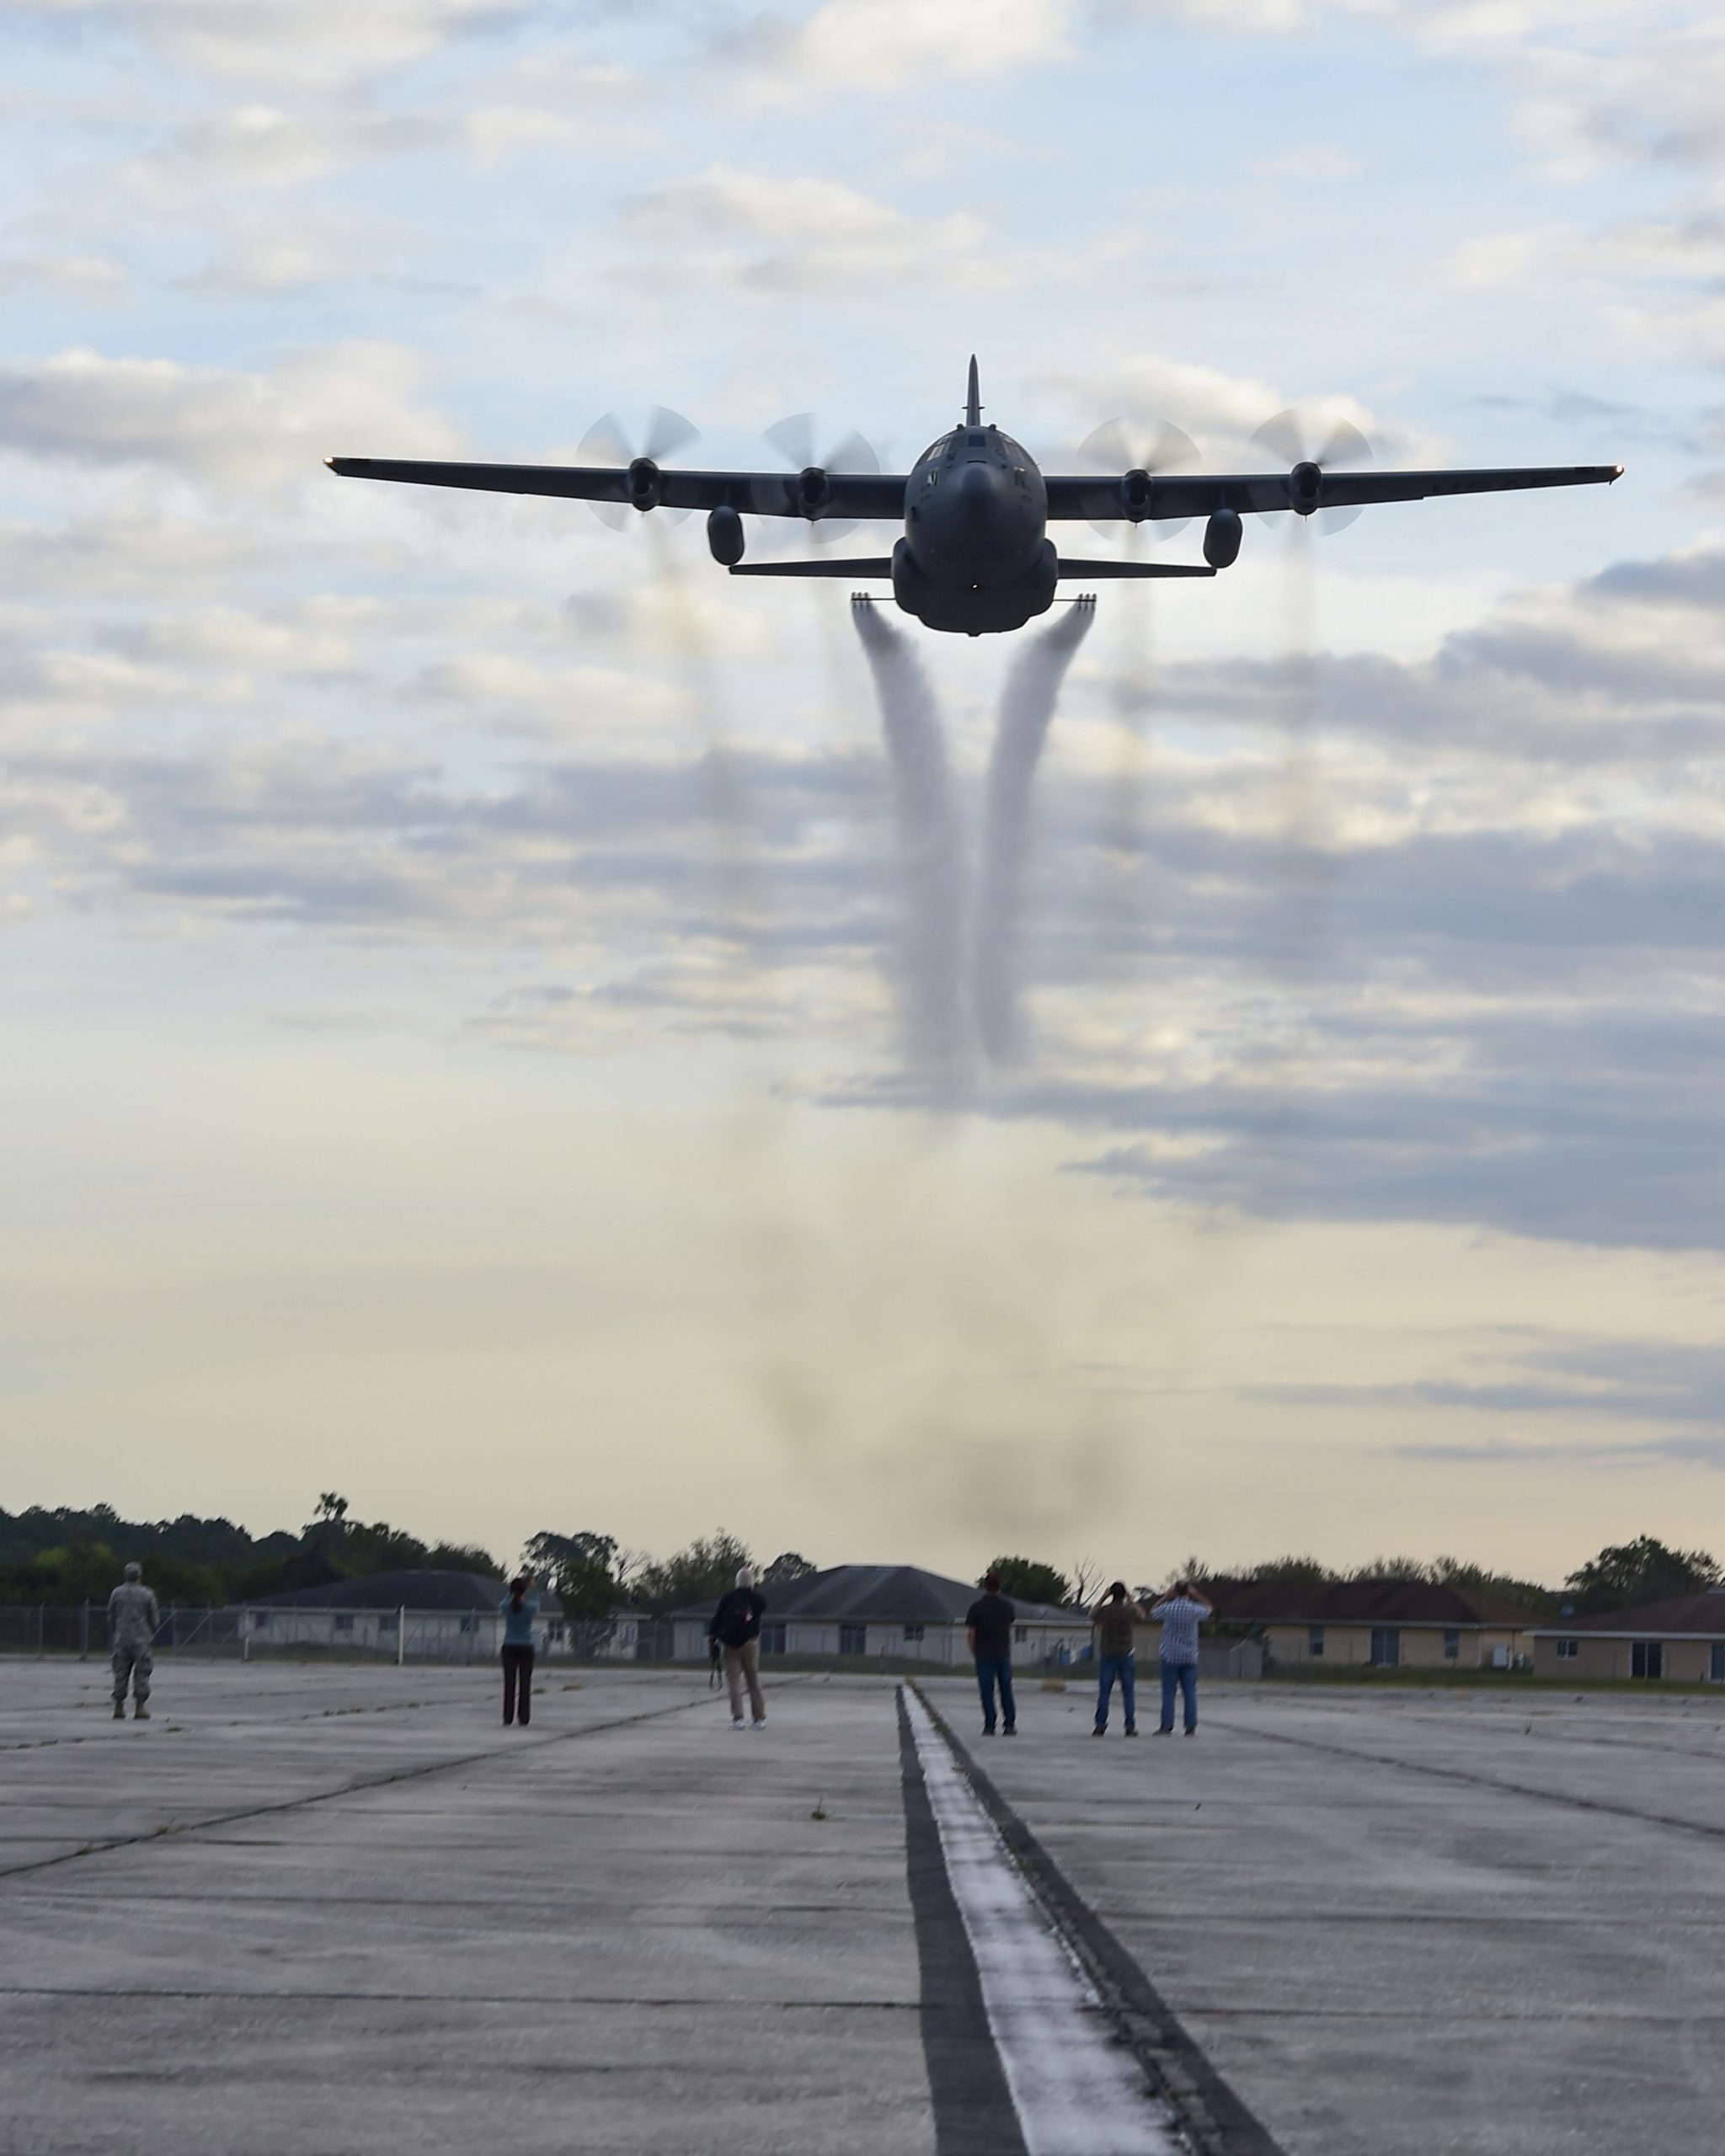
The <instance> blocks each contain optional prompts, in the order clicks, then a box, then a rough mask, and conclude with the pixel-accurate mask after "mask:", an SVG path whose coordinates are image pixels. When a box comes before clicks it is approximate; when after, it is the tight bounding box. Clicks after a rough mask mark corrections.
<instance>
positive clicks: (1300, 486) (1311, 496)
mask: <svg viewBox="0 0 1725 2156" xmlns="http://www.w3.org/2000/svg"><path fill="white" fill-rule="evenodd" d="M1323 484H1324V475H1323V471H1322V467H1321V466H1319V465H1316V464H1312V463H1305V464H1296V465H1295V467H1294V469H1293V470H1292V471H1291V472H1290V473H1289V474H1288V506H1289V507H1290V509H1291V510H1293V511H1294V513H1295V515H1296V516H1310V515H1311V512H1312V511H1313V510H1315V509H1316V507H1317V499H1318V496H1319V495H1320V494H1322V492H1323Z"/></svg>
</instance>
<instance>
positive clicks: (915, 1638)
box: [905, 1625, 922, 1647]
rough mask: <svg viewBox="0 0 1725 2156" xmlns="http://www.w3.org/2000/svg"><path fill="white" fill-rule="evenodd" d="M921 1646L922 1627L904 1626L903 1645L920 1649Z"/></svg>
mask: <svg viewBox="0 0 1725 2156" xmlns="http://www.w3.org/2000/svg"><path fill="white" fill-rule="evenodd" d="M921 1644H922V1627H921V1625H905V1646H907V1647H920V1646H921Z"/></svg>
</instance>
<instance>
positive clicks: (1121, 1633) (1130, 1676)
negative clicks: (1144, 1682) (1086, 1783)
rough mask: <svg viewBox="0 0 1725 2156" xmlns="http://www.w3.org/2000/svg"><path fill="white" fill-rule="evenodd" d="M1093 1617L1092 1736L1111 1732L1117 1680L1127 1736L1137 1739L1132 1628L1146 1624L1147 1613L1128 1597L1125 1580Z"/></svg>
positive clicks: (1104, 1735) (1114, 1588) (1116, 1585)
mask: <svg viewBox="0 0 1725 2156" xmlns="http://www.w3.org/2000/svg"><path fill="white" fill-rule="evenodd" d="M1091 1614H1092V1621H1093V1623H1094V1624H1095V1625H1096V1653H1097V1689H1096V1727H1095V1728H1094V1730H1092V1732H1091V1734H1092V1736H1094V1737H1106V1736H1107V1735H1108V1700H1109V1699H1110V1698H1111V1697H1112V1695H1113V1693H1114V1684H1115V1680H1116V1679H1118V1680H1119V1686H1120V1706H1121V1709H1122V1711H1123V1712H1124V1715H1125V1717H1126V1734H1127V1736H1128V1737H1136V1736H1137V1734H1138V1702H1137V1698H1136V1691H1137V1681H1138V1663H1137V1659H1136V1657H1135V1653H1134V1641H1133V1635H1132V1627H1133V1626H1134V1625H1137V1624H1142V1623H1144V1622H1145V1621H1146V1620H1145V1615H1144V1612H1143V1610H1142V1609H1140V1606H1139V1604H1137V1603H1135V1602H1134V1601H1133V1600H1132V1599H1131V1598H1130V1597H1129V1596H1128V1594H1127V1593H1126V1582H1124V1580H1116V1581H1115V1582H1114V1585H1113V1586H1112V1587H1111V1588H1109V1589H1108V1593H1107V1594H1106V1595H1104V1596H1103V1599H1102V1600H1101V1601H1100V1602H1098V1603H1097V1605H1096V1608H1095V1609H1094V1610H1093V1611H1092V1613H1091Z"/></svg>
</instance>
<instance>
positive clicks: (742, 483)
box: [324, 456, 1094, 520]
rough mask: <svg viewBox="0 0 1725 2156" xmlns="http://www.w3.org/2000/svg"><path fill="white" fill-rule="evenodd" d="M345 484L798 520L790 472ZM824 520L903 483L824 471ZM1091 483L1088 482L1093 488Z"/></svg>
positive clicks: (399, 462) (499, 469) (495, 470)
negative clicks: (641, 480)
mask: <svg viewBox="0 0 1725 2156" xmlns="http://www.w3.org/2000/svg"><path fill="white" fill-rule="evenodd" d="M324 462H325V463H327V464H328V467H329V468H330V470H331V471H332V472H338V473H339V475H340V476H341V477H342V478H344V479H393V480H396V481H398V483H403V484H405V485H407V486H410V487H471V488H476V489H477V490H478V492H480V493H482V494H559V495H564V496H567V497H569V499H573V500H575V501H581V502H617V503H619V504H622V505H624V506H628V504H631V503H635V504H638V505H642V506H645V507H648V508H664V509H724V508H730V509H735V510H742V511H743V513H744V514H745V515H749V516H803V515H806V514H807V511H806V510H805V509H804V506H803V504H802V503H801V501H800V499H799V498H798V474H797V473H796V472H666V471H661V470H659V469H658V468H657V467H652V468H651V472H650V479H649V485H650V488H651V489H652V493H651V499H649V500H648V501H647V502H645V503H644V504H642V503H641V501H640V497H639V495H638V494H636V493H635V492H634V491H633V488H632V472H633V471H638V469H639V466H636V467H629V466H620V465H611V464H595V465H585V464H443V463H438V462H432V461H430V460H427V459H424V458H419V457H398V456H397V457H392V456H329V457H326V458H325V459H324ZM826 483H827V488H828V493H827V495H826V498H825V499H824V500H823V501H822V503H821V506H820V515H821V516H823V517H828V516H833V517H850V518H855V517H871V516H878V517H889V518H892V519H895V520H900V519H902V518H903V516H904V514H905V485H906V483H907V482H906V479H905V475H904V474H903V473H902V472H900V473H892V472H828V473H827V474H826ZM1092 484H1094V482H1093V481H1092Z"/></svg>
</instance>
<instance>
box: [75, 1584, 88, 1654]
mask: <svg viewBox="0 0 1725 2156" xmlns="http://www.w3.org/2000/svg"><path fill="white" fill-rule="evenodd" d="M77 1658H78V1660H79V1661H80V1662H88V1660H89V1658H90V1601H89V1597H88V1595H86V1596H85V1597H84V1606H83V1614H82V1616H81V1619H80V1621H79V1624H78V1631H77Z"/></svg>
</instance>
